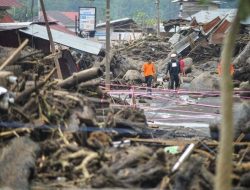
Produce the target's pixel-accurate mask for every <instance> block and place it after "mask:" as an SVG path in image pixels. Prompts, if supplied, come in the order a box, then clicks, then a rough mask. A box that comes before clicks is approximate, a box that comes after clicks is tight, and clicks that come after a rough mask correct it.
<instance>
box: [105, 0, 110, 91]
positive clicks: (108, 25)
mask: <svg viewBox="0 0 250 190" xmlns="http://www.w3.org/2000/svg"><path fill="white" fill-rule="evenodd" d="M105 72H106V76H105V83H106V84H105V86H106V90H109V89H110V0H106V66H105Z"/></svg>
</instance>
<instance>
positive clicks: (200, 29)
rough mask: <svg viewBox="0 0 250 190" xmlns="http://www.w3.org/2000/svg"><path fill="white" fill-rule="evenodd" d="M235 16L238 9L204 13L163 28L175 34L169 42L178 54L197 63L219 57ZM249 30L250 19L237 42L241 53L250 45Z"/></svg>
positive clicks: (242, 28)
mask: <svg viewBox="0 0 250 190" xmlns="http://www.w3.org/2000/svg"><path fill="white" fill-rule="evenodd" d="M235 13H236V9H216V10H202V11H199V12H197V13H195V14H193V15H191V17H187V18H185V19H181V20H180V19H177V20H176V21H174V20H170V21H166V22H164V27H165V30H166V29H167V30H166V32H170V31H172V32H173V35H172V37H171V38H170V39H169V42H170V43H171V44H172V47H173V49H174V50H175V51H176V52H177V53H178V54H180V53H181V54H183V55H187V56H192V57H193V58H194V61H198V60H201V56H203V58H206V55H207V56H211V55H214V56H219V52H220V51H219V48H220V46H221V44H222V43H223V39H224V36H225V34H226V33H227V31H228V29H229V27H230V25H231V22H232V19H233V18H234V15H235ZM249 26H250V18H248V19H247V20H245V21H242V22H241V30H240V34H239V38H238V42H240V43H239V46H240V47H236V51H237V49H242V48H243V47H244V46H245V45H246V44H247V42H248V41H249ZM174 29H175V30H174ZM176 29H177V30H176ZM175 31H177V32H175ZM199 47H202V48H199ZM201 49H202V50H204V51H203V52H202V51H201ZM196 51H199V52H198V53H197V52H196ZM236 53H237V52H236Z"/></svg>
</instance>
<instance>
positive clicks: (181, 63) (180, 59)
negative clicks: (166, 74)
mask: <svg viewBox="0 0 250 190" xmlns="http://www.w3.org/2000/svg"><path fill="white" fill-rule="evenodd" d="M179 63H180V70H181V71H180V73H181V74H180V77H179V80H180V84H183V78H182V77H184V76H185V75H186V72H185V61H184V58H183V57H182V55H181V54H180V55H179Z"/></svg>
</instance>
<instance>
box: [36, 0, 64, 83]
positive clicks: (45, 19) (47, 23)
mask: <svg viewBox="0 0 250 190" xmlns="http://www.w3.org/2000/svg"><path fill="white" fill-rule="evenodd" d="M40 5H41V9H42V12H43V17H44V21H45V25H46V29H47V33H48V37H49V42H50V46H51V51H52V53H53V54H54V56H55V57H54V61H55V65H56V71H57V77H58V78H59V79H62V78H63V77H62V73H61V69H60V64H59V61H58V57H57V55H56V48H55V44H54V41H53V38H52V34H51V31H50V27H49V22H48V17H47V14H46V11H45V6H44V3H43V0H40Z"/></svg>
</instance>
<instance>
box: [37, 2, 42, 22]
mask: <svg viewBox="0 0 250 190" xmlns="http://www.w3.org/2000/svg"><path fill="white" fill-rule="evenodd" d="M37 9H38V10H37V11H38V21H40V19H41V13H40V10H41V6H40V0H37Z"/></svg>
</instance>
